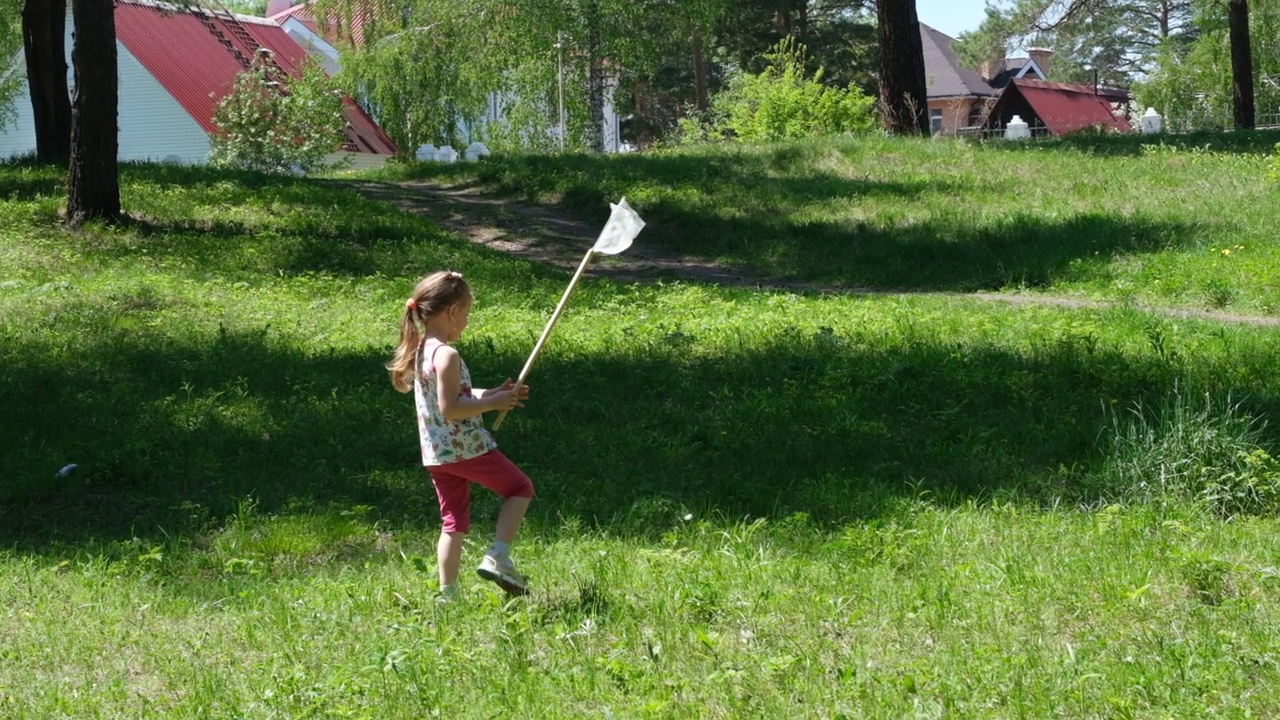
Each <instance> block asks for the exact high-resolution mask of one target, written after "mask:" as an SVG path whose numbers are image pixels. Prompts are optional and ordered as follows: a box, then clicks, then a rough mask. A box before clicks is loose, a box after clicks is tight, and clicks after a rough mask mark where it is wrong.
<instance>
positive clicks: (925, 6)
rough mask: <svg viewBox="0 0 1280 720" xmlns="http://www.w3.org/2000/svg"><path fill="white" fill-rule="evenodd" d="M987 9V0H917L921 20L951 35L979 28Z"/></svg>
mask: <svg viewBox="0 0 1280 720" xmlns="http://www.w3.org/2000/svg"><path fill="white" fill-rule="evenodd" d="M986 9H987V0H916V16H917V17H919V18H920V22H922V23H924V24H925V25H928V26H929V27H932V28H935V29H937V30H941V31H942V32H944V33H946V34H947V35H950V36H951V37H957V36H958V35H960V33H962V32H967V31H969V30H977V29H978V26H979V25H981V24H982V18H983V17H984V16H985V15H986Z"/></svg>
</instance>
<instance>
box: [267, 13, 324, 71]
mask: <svg viewBox="0 0 1280 720" xmlns="http://www.w3.org/2000/svg"><path fill="white" fill-rule="evenodd" d="M280 27H281V28H283V29H284V31H285V33H286V34H288V35H289V37H291V38H293V41H294V42H296V43H298V46H299V47H301V48H302V49H303V50H306V51H307V56H308V57H310V58H311V59H312V60H315V61H316V63H317V64H319V65H320V67H322V68H324V71H325V72H326V73H329V77H333V76H334V75H337V74H338V70H339V65H338V50H337V49H336V48H335V47H333V46H332V45H330V44H329V43H328V42H326V41H325V39H324V38H322V37H320V36H319V35H316V34H315V33H313V32H311V28H308V27H307V26H306V25H305V24H304V23H303V22H302V21H301V20H299V19H298V18H296V17H291V18H289V19H288V20H285V21H284V23H283V24H281V25H280Z"/></svg>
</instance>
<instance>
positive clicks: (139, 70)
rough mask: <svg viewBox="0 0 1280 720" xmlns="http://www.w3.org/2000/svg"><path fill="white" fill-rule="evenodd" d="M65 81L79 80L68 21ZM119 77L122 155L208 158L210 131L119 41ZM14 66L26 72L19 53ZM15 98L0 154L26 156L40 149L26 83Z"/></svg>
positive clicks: (0, 139) (1, 134)
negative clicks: (73, 64) (14, 117)
mask: <svg viewBox="0 0 1280 720" xmlns="http://www.w3.org/2000/svg"><path fill="white" fill-rule="evenodd" d="M66 42H67V66H68V67H67V84H68V86H70V85H73V84H74V83H75V77H74V75H75V71H74V70H73V69H72V68H71V67H70V65H71V48H72V43H73V40H72V38H71V23H70V22H68V23H67V38H66ZM116 53H117V77H118V78H119V82H120V101H119V102H120V110H119V116H118V117H119V123H120V155H119V157H120V159H121V160H165V159H168V158H170V157H171V156H173V157H177V158H178V159H179V160H181V161H182V162H184V163H196V164H199V163H204V162H205V161H206V160H208V158H209V146H210V145H209V136H208V135H207V134H205V132H204V130H203V129H202V128H201V127H200V126H199V125H198V124H197V123H196V121H195V120H193V119H192V118H191V116H190V115H188V114H187V112H186V111H185V110H183V109H182V106H181V105H179V104H178V101H177V100H174V99H173V96H171V95H170V94H169V93H168V92H167V91H166V90H165V89H164V88H163V87H161V86H160V83H158V82H156V79H155V78H154V77H152V76H151V73H149V72H147V69H146V68H144V67H143V66H142V63H140V62H138V60H137V58H135V57H134V56H133V55H131V54H130V53H129V51H128V50H126V49H125V47H124V45H122V44H120V42H119V41H117V42H116ZM15 62H17V63H19V65H18V67H16V68H15V69H16V70H18V71H19V72H23V73H24V74H25V64H24V63H25V61H24V60H23V56H22V55H21V54H18V55H17V57H16V59H15ZM14 102H15V103H16V107H15V108H14V109H15V110H16V111H17V120H16V122H13V123H10V124H8V125H6V126H5V129H4V130H3V131H0V159H3V158H10V157H13V156H15V155H26V154H29V153H34V152H35V150H36V129H35V119H34V118H33V117H32V112H31V95H30V92H29V90H28V89H27V88H25V87H24V88H23V89H22V91H21V92H19V93H18V96H17V98H15V100H14Z"/></svg>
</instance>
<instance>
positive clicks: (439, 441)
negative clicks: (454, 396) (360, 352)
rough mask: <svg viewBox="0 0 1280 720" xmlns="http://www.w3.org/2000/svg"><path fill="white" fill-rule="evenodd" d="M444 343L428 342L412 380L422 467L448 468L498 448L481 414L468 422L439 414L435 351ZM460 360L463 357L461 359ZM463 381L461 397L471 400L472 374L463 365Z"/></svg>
mask: <svg viewBox="0 0 1280 720" xmlns="http://www.w3.org/2000/svg"><path fill="white" fill-rule="evenodd" d="M443 345H444V343H442V342H440V341H439V340H434V339H430V338H429V339H427V340H426V341H425V342H424V343H423V344H422V350H421V352H420V353H418V358H419V360H418V362H419V365H418V372H417V373H416V374H415V375H414V378H413V400H414V404H415V405H416V406H417V408H418V438H419V440H420V441H421V443H422V464H423V465H427V466H431V465H447V464H449V463H453V462H458V461H459V460H467V459H470V458H473V457H479V456H480V455H483V454H485V453H487V452H489V451H490V450H493V449H495V448H497V447H498V444H497V443H496V442H494V441H493V436H492V435H490V434H489V431H488V430H485V429H484V421H483V420H482V419H481V416H480V415H472V416H471V417H469V418H467V419H466V420H458V421H451V420H446V419H445V417H444V413H443V412H441V411H440V395H439V382H440V378H439V377H438V376H437V374H436V369H435V363H434V362H433V359H434V358H435V354H436V351H437V350H439V349H440V348H441V347H442V346H443ZM459 360H461V358H459ZM460 380H461V382H460V384H459V387H458V397H467V398H469V397H472V394H471V373H470V372H468V371H467V364H466V363H465V362H463V363H462V375H461V378H460Z"/></svg>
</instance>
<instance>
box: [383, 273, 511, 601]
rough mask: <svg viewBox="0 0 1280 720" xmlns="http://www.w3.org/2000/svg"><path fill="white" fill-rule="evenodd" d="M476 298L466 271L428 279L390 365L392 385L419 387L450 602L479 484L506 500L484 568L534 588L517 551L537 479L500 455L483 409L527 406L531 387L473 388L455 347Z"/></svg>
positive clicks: (505, 582)
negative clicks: (519, 563)
mask: <svg viewBox="0 0 1280 720" xmlns="http://www.w3.org/2000/svg"><path fill="white" fill-rule="evenodd" d="M471 302H472V295H471V289H470V288H469V287H468V286H467V283H466V282H465V281H464V280H463V279H462V275H461V274H460V273H456V272H449V271H441V272H437V273H434V274H432V275H428V276H427V277H425V278H423V279H422V281H421V282H419V283H418V286H417V287H416V288H414V290H413V296H412V297H410V298H409V299H408V300H406V301H405V306H404V314H403V315H402V316H401V318H400V346H399V347H397V348H396V354H395V357H393V358H392V360H391V363H390V364H388V365H387V370H389V371H390V372H391V384H392V385H394V386H395V388H396V389H397V390H399V391H400V392H409V390H410V389H412V390H413V397H414V403H415V405H416V406H417V409H418V436H419V438H420V440H421V443H422V464H423V465H425V466H426V467H427V471H428V472H429V473H430V474H431V482H432V483H433V484H435V487H436V496H437V497H438V498H439V499H440V517H441V519H442V520H443V526H442V527H441V533H440V544H439V546H438V548H437V558H438V560H439V564H440V592H441V594H442V597H443V598H446V599H448V598H452V597H454V596H456V595H457V592H458V586H457V582H458V566H459V564H460V562H461V560H462V541H463V538H465V537H466V535H467V531H468V530H469V529H470V526H471V483H476V484H478V485H483V486H485V487H487V488H489V489H490V490H493V491H494V492H496V493H498V495H499V496H501V497H502V509H501V510H500V511H499V512H498V526H497V529H496V530H495V532H494V541H493V547H492V548H490V549H489V551H488V552H487V553H485V556H484V559H483V560H482V561H481V562H480V567H479V568H477V569H476V572H477V573H479V574H480V577H482V578H484V579H486V580H491V581H493V582H495V583H497V584H498V586H499V587H501V588H502V589H503V590H505V591H506V592H508V593H510V594H512V595H524V594H525V593H526V592H528V588H527V578H525V576H523V575H521V574H519V573H517V572H516V567H515V564H514V563H512V562H511V556H510V551H511V541H512V540H514V539H515V536H516V531H517V530H519V529H520V523H521V521H522V520H523V519H524V513H525V510H526V509H527V508H528V507H529V499H530V498H532V497H533V483H531V482H529V478H528V477H526V476H525V474H524V473H523V472H521V471H520V469H519V468H517V467H516V466H515V465H514V464H512V462H511V461H510V460H508V459H507V458H506V456H505V455H503V454H502V453H500V452H498V449H497V448H498V445H497V443H495V442H494V441H493V437H492V436H491V435H490V434H489V431H488V430H485V428H484V423H483V420H482V413H485V412H488V411H490V410H510V409H512V408H515V407H522V406H523V403H522V402H521V401H522V400H524V399H525V398H527V397H528V396H529V388H528V387H527V386H524V385H519V386H517V385H515V384H514V383H512V382H511V379H510V378H508V379H507V381H506V382H504V383H503V384H502V386H501V387H498V388H494V389H492V390H479V389H475V388H472V387H471V374H470V373H468V372H467V365H466V363H464V362H463V361H462V357H461V356H459V355H458V351H457V350H455V349H454V348H453V346H452V345H450V343H452V342H455V341H456V340H457V339H458V338H460V337H462V331H463V330H466V329H467V318H468V316H469V315H470V313H471Z"/></svg>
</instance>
